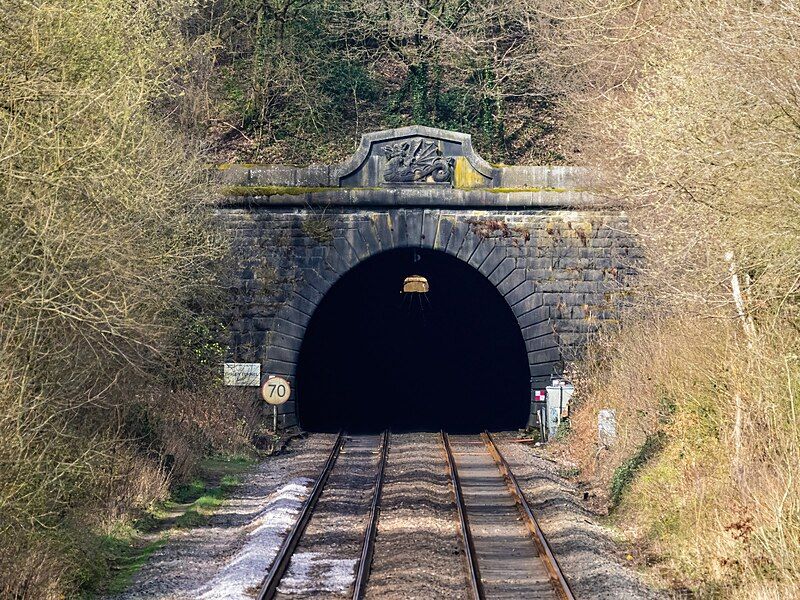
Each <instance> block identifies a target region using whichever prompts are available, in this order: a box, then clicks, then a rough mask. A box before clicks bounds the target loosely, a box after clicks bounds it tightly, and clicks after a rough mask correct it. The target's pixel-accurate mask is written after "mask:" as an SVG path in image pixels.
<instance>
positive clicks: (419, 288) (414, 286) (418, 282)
mask: <svg viewBox="0 0 800 600" xmlns="http://www.w3.org/2000/svg"><path fill="white" fill-rule="evenodd" d="M429 290H430V286H429V285H428V280H427V279H425V278H424V277H423V276H422V275H409V276H408V277H406V278H405V280H404V281H403V292H402V293H403V294H425V293H427V292H428V291H429Z"/></svg>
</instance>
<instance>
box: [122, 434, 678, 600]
mask: <svg viewBox="0 0 800 600" xmlns="http://www.w3.org/2000/svg"><path fill="white" fill-rule="evenodd" d="M334 437H335V436H333V435H327V434H314V435H310V436H309V437H307V438H304V439H298V440H294V441H293V442H292V443H291V444H290V445H289V448H288V451H287V452H286V453H284V454H282V455H278V456H274V457H271V458H269V459H267V460H265V461H264V462H263V463H261V464H260V465H259V466H258V468H257V469H255V470H254V471H253V472H252V473H251V474H250V475H249V476H248V477H247V479H246V481H245V482H244V483H243V484H242V485H241V486H240V487H238V488H237V490H235V492H234V493H233V495H232V496H231V497H230V498H229V499H228V500H226V502H225V503H224V505H223V506H222V507H221V508H220V510H219V511H218V512H217V514H215V515H214V516H213V517H212V519H211V521H210V523H209V525H208V526H206V527H199V528H195V529H187V530H178V531H176V532H173V533H172V535H171V536H170V540H169V542H168V543H167V544H166V545H165V546H164V547H162V548H161V549H159V550H158V551H157V552H155V553H154V554H153V556H152V557H151V558H150V560H149V561H148V563H147V564H146V565H145V566H144V567H143V568H142V570H141V571H140V572H139V573H137V575H136V576H135V577H134V579H133V581H132V584H131V586H130V588H129V589H128V590H127V591H126V592H125V593H123V594H120V595H118V596H116V597H115V599H116V600H135V599H136V600H138V599H145V598H147V599H153V600H167V599H170V600H172V599H175V600H187V599H193V600H194V599H197V598H202V599H204V600H222V599H223V598H224V599H229V598H233V599H240V600H245V599H250V598H252V597H253V594H254V589H255V587H256V586H257V585H258V584H259V583H260V581H261V579H262V578H263V576H264V574H265V572H266V569H267V567H268V566H269V564H270V563H271V561H272V559H273V558H274V556H275V554H276V553H277V550H278V548H279V546H280V544H281V542H282V540H283V538H284V537H285V535H286V533H287V532H288V530H289V528H290V527H291V525H292V523H293V522H294V520H295V518H296V516H297V513H298V511H299V509H300V506H301V505H302V502H303V500H304V499H305V498H306V497H307V494H308V491H309V489H310V487H311V484H312V482H313V480H314V479H315V478H316V476H317V475H318V473H319V470H320V469H321V468H322V465H323V464H324V462H325V459H326V457H327V455H328V452H329V451H330V449H331V446H332V444H333V440H334ZM511 437H513V436H511V435H499V436H497V437H496V439H497V442H498V444H499V447H500V449H501V451H502V452H503V454H504V455H505V457H506V459H507V460H508V462H509V464H510V465H511V467H512V469H513V471H514V473H515V474H516V476H517V478H518V480H519V483H520V485H521V486H522V488H523V490H524V491H525V494H526V496H527V498H528V500H529V502H530V503H531V506H532V508H533V510H534V513H535V514H536V515H537V518H538V520H539V522H540V524H541V527H542V529H543V530H544V532H545V534H546V535H547V537H548V540H549V541H550V544H551V546H552V548H553V551H554V552H555V553H556V555H557V557H558V560H559V562H560V564H561V566H562V568H563V570H564V572H565V574H566V576H567V578H568V579H569V580H570V582H571V584H572V587H573V591H574V592H575V595H576V597H577V598H579V599H591V600H623V599H624V600H629V599H642V600H656V599H662V598H667V595H666V594H663V593H661V592H658V591H656V590H654V589H651V588H649V587H648V586H647V585H646V584H645V583H644V582H643V580H642V578H641V577H640V576H639V574H638V573H636V571H634V570H633V569H632V568H630V566H628V565H626V564H624V560H623V559H622V558H620V549H619V548H618V546H617V545H616V544H615V543H614V542H613V540H612V538H611V535H610V533H609V531H608V530H607V529H606V528H604V527H602V526H600V525H599V524H597V519H596V517H597V514H596V513H593V512H592V511H591V510H590V508H589V507H588V506H586V505H585V503H584V501H583V500H582V496H581V492H580V490H578V489H577V488H576V487H575V486H574V485H572V484H571V483H569V482H568V481H567V480H565V479H564V478H563V477H561V476H560V475H559V470H560V469H559V464H558V463H556V462H553V461H552V460H550V459H548V458H547V457H546V454H545V453H544V451H543V450H541V449H536V448H532V447H530V445H528V444H520V443H514V442H511V441H510V438H511ZM368 462H369V461H368ZM343 464H344V463H343ZM364 466H365V471H364V473H363V474H361V475H360V476H358V477H357V479H358V478H359V477H360V481H361V484H363V485H361V487H364V488H365V489H364V490H362V492H363V493H361V497H360V498H359V499H358V503H359V507H360V504H366V503H367V500H368V497H369V494H368V493H367V492H366V487H367V486H366V484H367V482H368V480H369V478H370V474H369V473H367V471H369V468H368V467H369V465H367V464H365V465H364ZM340 496H341V495H340ZM340 499H341V498H340ZM358 513H361V508H359V509H358ZM352 520H353V526H352V527H349V528H348V529H353V530H354V531H355V529H360V528H361V527H362V525H363V524H364V523H362V520H363V519H361V517H360V515H359V516H358V518H355V516H354V517H353V519H352ZM320 525H324V524H323V523H322V521H320ZM313 531H314V530H313V529H312V532H313ZM318 533H321V532H318ZM350 533H353V532H350ZM357 533H358V532H356V533H354V534H353V535H356V534H357ZM345 537H347V538H348V539H347V540H345V539H344V537H343V538H342V540H341V542H342V544H345V541H346V542H347V544H346V545H347V546H348V549H349V546H350V545H352V544H351V543H350V542H352V540H350V539H349V538H350V537H353V536H351V535H350V534H349V533H348V534H347V535H346V536H345ZM321 539H324V538H321ZM329 541H331V543H332V544H334V545H336V544H338V543H339V542H338V541H336V540H333V539H331V540H329ZM332 547H333V546H332ZM343 547H344V546H343ZM298 552H299V554H298V555H296V557H295V565H294V569H293V570H292V571H291V572H290V573H287V576H285V578H284V581H283V582H282V585H281V595H285V596H287V597H288V596H292V597H298V598H299V597H303V598H311V597H317V598H330V597H331V596H332V595H337V596H338V595H340V594H342V589H344V588H345V587H349V586H350V585H351V582H352V574H353V572H354V570H355V567H356V562H355V561H354V560H353V558H351V556H350V555H351V554H352V553H351V552H347V553H341V554H342V555H341V556H339V555H338V554H339V553H336V552H327V551H325V552H322V553H320V552H319V551H317V550H316V549H312V548H311V547H309V548H303V549H301V548H298ZM323 572H324V573H327V574H330V575H332V576H333V577H332V578H331V580H330V581H331V585H333V586H334V587H333V588H330V589H327V588H325V589H323V588H322V587H317V588H315V589H312V588H310V587H309V585H308V582H309V581H311V580H312V579H314V580H318V579H319V575H320V574H321V573H323ZM337 582H338V583H337ZM323 587H324V586H323ZM334 588H335V589H334ZM366 592H367V593H366V597H367V598H368V599H369V600H373V599H374V600H378V599H381V600H383V599H388V600H395V599H396V600H400V599H403V600H406V599H408V600H412V599H425V600H430V599H434V598H443V599H448V600H451V599H452V600H459V599H462V598H463V599H467V598H469V595H468V592H467V588H466V574H465V564H464V560H463V549H462V547H461V543H460V538H459V530H458V526H457V521H456V513H455V507H454V505H453V497H452V491H451V489H450V483H449V477H448V475H447V470H446V466H445V460H444V454H443V452H442V447H441V442H440V438H439V436H438V435H437V434H433V433H414V434H396V435H393V436H392V443H391V448H390V451H389V462H388V463H387V467H386V479H385V484H384V491H383V501H382V510H381V518H380V522H379V525H378V535H377V539H376V546H375V556H374V560H373V566H372V572H371V575H370V579H369V581H368V585H367V590H366Z"/></svg>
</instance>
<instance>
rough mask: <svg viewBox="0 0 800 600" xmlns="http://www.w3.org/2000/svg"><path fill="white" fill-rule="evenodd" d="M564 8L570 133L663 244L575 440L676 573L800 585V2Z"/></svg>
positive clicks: (559, 45)
mask: <svg viewBox="0 0 800 600" xmlns="http://www.w3.org/2000/svg"><path fill="white" fill-rule="evenodd" d="M554 17H555V18H556V22H557V23H558V26H557V27H554V28H552V29H550V30H548V31H546V32H545V33H546V35H547V36H548V37H549V39H550V43H549V45H548V48H549V52H550V53H549V55H548V56H549V60H552V61H553V62H554V63H557V64H560V65H562V67H564V68H565V73H566V74H568V76H569V77H572V78H573V79H572V80H573V82H574V85H575V90H576V91H574V92H573V93H570V94H569V95H568V97H567V100H566V102H565V105H564V108H565V110H567V111H569V113H570V114H571V115H572V120H571V131H570V136H571V141H570V142H569V144H568V145H571V146H573V147H575V148H576V149H579V150H580V154H576V159H579V160H581V162H590V163H593V164H595V166H596V167H597V168H598V169H599V170H600V171H601V172H603V173H605V174H606V176H607V177H606V181H607V190H606V191H607V193H608V194H609V195H613V196H615V197H617V198H620V199H622V200H623V201H625V202H626V203H627V207H628V209H629V212H630V216H631V223H632V224H633V225H634V226H635V227H636V229H637V233H638V235H639V239H640V241H641V243H642V245H643V246H644V248H645V250H646V252H647V256H648V261H647V264H646V266H645V267H644V268H643V269H641V270H640V283H641V286H640V289H639V295H638V298H637V300H636V302H635V303H634V305H633V307H632V310H631V314H629V315H627V316H626V317H625V319H623V321H622V323H621V326H620V328H619V329H618V330H617V331H614V332H608V333H607V335H606V336H605V338H604V339H602V340H600V341H598V343H597V344H595V345H593V346H592V348H591V349H590V354H589V357H588V358H587V360H586V361H585V362H583V363H582V364H580V365H578V366H577V377H576V378H577V380H578V384H579V385H578V388H579V394H580V397H582V398H583V404H582V406H581V408H580V409H579V411H578V413H577V414H576V415H575V418H574V420H573V423H572V428H573V431H574V434H573V435H572V436H571V444H572V451H573V452H574V453H575V455H576V456H577V457H578V458H579V460H580V461H581V463H582V465H583V467H584V469H585V470H586V472H587V473H589V474H592V475H594V476H595V477H596V478H597V481H598V482H600V483H601V484H602V485H603V486H605V487H606V489H609V490H610V489H612V488H613V489H615V490H620V489H622V490H624V491H623V493H622V496H621V497H622V501H621V504H620V506H619V508H618V511H619V512H618V515H619V519H618V522H619V523H620V524H621V526H623V527H626V528H628V529H629V530H630V531H631V533H632V535H634V536H636V537H638V538H640V539H641V540H643V541H645V542H646V543H647V544H648V545H649V547H650V550H651V551H652V552H653V553H654V554H655V555H656V556H657V557H658V556H660V557H661V558H663V559H664V560H663V562H661V563H659V565H658V568H659V570H660V571H661V572H662V574H663V575H664V577H665V578H666V580H667V581H669V582H672V583H674V584H675V585H676V586H677V587H684V586H685V587H687V588H689V589H691V590H694V591H696V592H697V593H698V594H700V595H701V597H711V596H714V597H723V598H756V599H760V598H790V597H797V596H799V595H800V571H798V567H797V565H798V564H800V503H799V502H798V498H800V489H798V481H800V424H798V420H797V409H798V406H797V399H798V391H800V390H799V389H798V383H797V381H798V377H800V362H799V361H798V356H799V355H800V321H798V315H800V287H799V285H798V284H799V283H800V277H798V273H800V185H799V183H800V180H799V179H798V173H800V80H798V79H797V71H796V65H797V64H798V61H800V43H798V39H797V35H796V33H797V29H798V25H800V5H798V3H797V2H793V1H790V2H780V3H752V2H740V1H735V0H719V1H713V2H687V1H683V0H660V1H656V2H633V3H630V2H616V1H613V0H608V1H606V0H582V1H580V2H575V3H571V4H570V6H569V7H566V8H564V9H563V10H562V11H558V12H557V14H554ZM726 255H727V256H729V257H732V260H729V259H728V258H726ZM732 275H735V276H736V278H737V279H738V282H739V284H740V286H741V288H742V303H741V306H740V307H737V305H736V302H735V295H734V291H733V290H734V286H733V280H732ZM748 331H749V332H750V333H749V334H748V333H746V332H748ZM606 407H609V408H614V409H615V410H616V411H617V415H618V420H619V438H618V440H617V442H616V444H615V445H614V446H612V447H611V448H609V449H603V448H602V447H599V445H598V436H597V412H598V410H599V409H601V408H606ZM643 448H646V449H647V451H646V452H643V451H642V449H643ZM654 449H655V450H654ZM648 456H649V459H648V458H647V457H648ZM636 465H639V467H638V468H636ZM625 483H627V486H625V485H623V484H625Z"/></svg>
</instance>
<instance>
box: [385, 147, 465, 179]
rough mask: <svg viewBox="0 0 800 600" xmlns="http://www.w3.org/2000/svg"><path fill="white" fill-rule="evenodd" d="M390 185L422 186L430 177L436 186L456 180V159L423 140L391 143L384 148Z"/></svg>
mask: <svg viewBox="0 0 800 600" xmlns="http://www.w3.org/2000/svg"><path fill="white" fill-rule="evenodd" d="M384 153H385V155H386V171H385V173H384V175H383V179H384V181H386V182H388V183H422V182H425V181H428V178H431V179H432V180H433V181H434V182H435V183H447V182H452V181H453V166H454V164H455V159H453V158H445V157H444V156H442V153H441V151H440V150H439V147H438V146H437V145H436V143H435V142H431V141H428V140H425V139H422V138H417V139H413V140H410V141H407V142H400V143H397V144H392V145H390V146H386V147H385V148H384Z"/></svg>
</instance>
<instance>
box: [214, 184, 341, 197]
mask: <svg viewBox="0 0 800 600" xmlns="http://www.w3.org/2000/svg"><path fill="white" fill-rule="evenodd" d="M338 189H340V188H334V187H301V186H283V185H264V186H255V185H252V186H251V185H232V186H228V187H224V188H222V194H223V195H225V196H284V195H288V196H302V195H303V194H311V193H314V192H328V191H331V190H338Z"/></svg>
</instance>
